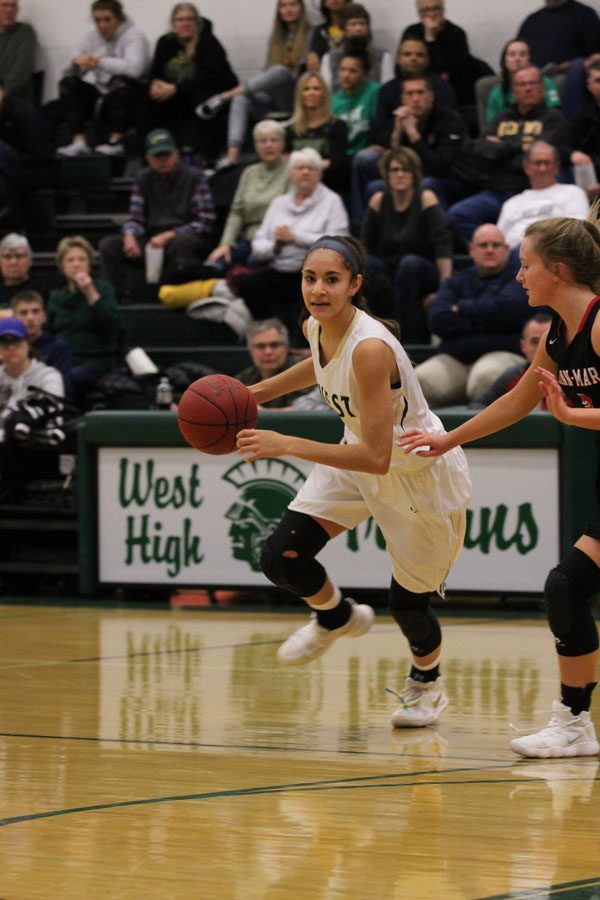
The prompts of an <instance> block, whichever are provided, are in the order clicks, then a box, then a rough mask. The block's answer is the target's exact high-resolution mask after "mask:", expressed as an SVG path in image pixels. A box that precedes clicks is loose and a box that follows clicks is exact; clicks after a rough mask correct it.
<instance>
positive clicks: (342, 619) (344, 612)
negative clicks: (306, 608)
mask: <svg viewBox="0 0 600 900" xmlns="http://www.w3.org/2000/svg"><path fill="white" fill-rule="evenodd" d="M313 608H314V607H313ZM315 612H316V614H317V622H318V623H319V625H320V626H321V628H326V629H327V631H335V629H336V628H342V627H343V626H344V625H347V624H348V622H349V621H350V616H351V615H352V604H351V603H349V602H348V601H347V600H344V598H343V597H342V599H341V600H340V602H339V603H338V605H337V606H334V608H333V609H315Z"/></svg>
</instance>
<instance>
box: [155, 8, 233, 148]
mask: <svg viewBox="0 0 600 900" xmlns="http://www.w3.org/2000/svg"><path fill="white" fill-rule="evenodd" d="M170 22H171V26H172V29H173V30H172V31H170V32H169V33H168V34H164V35H163V36H162V37H160V38H159V39H158V42H157V44H156V48H155V50H154V56H153V58H152V62H151V64H150V89H149V93H148V97H147V98H146V100H145V102H144V104H143V105H142V108H141V123H140V129H141V132H142V134H147V133H148V132H149V131H151V130H153V129H155V128H166V129H168V130H170V131H171V132H173V134H174V135H175V136H176V138H177V142H178V144H179V146H180V147H185V148H186V149H187V148H188V147H191V148H192V149H195V150H199V152H200V153H201V154H202V155H203V156H204V158H205V159H216V157H217V156H218V155H219V153H221V151H222V149H223V145H224V143H225V134H226V128H227V118H226V115H225V114H224V113H223V114H220V115H219V114H217V113H215V117H216V118H214V120H213V121H212V122H211V123H210V125H207V124H206V123H201V122H199V121H198V118H197V117H196V115H195V114H194V110H195V109H196V107H197V106H198V105H199V104H200V103H203V102H204V101H205V100H207V99H208V98H209V97H211V96H212V95H213V94H215V93H216V92H218V91H225V90H228V89H229V88H232V87H234V85H236V84H237V83H238V80H237V76H236V74H235V72H234V71H233V69H232V68H231V66H230V64H229V60H228V59H227V53H226V52H225V49H224V48H223V46H222V44H221V43H220V42H219V41H218V40H217V38H216V37H215V36H214V34H213V31H212V22H211V21H210V19H206V18H204V17H203V16H201V15H200V13H199V12H198V9H197V8H196V6H194V4H193V3H176V4H175V6H174V7H173V10H172V12H171V17H170Z"/></svg>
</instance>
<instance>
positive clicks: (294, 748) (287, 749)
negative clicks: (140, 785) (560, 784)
mask: <svg viewBox="0 0 600 900" xmlns="http://www.w3.org/2000/svg"><path fill="white" fill-rule="evenodd" d="M2 737H5V738H24V739H26V740H30V739H33V740H42V741H80V742H82V743H89V744H101V743H105V744H139V745H140V746H143V745H144V744H149V745H150V746H153V747H154V746H157V747H173V748H178V747H185V748H189V747H193V748H195V749H198V750H248V751H252V752H256V751H257V750H266V751H269V752H273V753H306V754H315V753H327V754H334V755H335V756H362V757H379V756H382V757H389V756H394V757H401V758H403V759H405V758H410V757H412V756H418V757H419V759H427V758H428V757H431V756H434V754H426V755H425V756H423V755H422V754H420V753H418V754H415V753H400V752H398V751H397V750H394V749H391V750H385V751H384V750H380V751H376V750H348V749H346V750H344V749H340V748H338V747H335V748H329V747H325V748H323V747H302V746H298V745H296V744H292V745H290V746H288V745H285V746H284V745H281V744H211V743H208V742H200V741H167V740H163V741H161V740H152V739H151V738H114V737H113V738H111V737H101V736H99V737H98V736H94V737H90V736H87V735H72V734H68V735H63V734H33V733H28V732H18V731H3V732H0V738H2ZM436 758H438V757H436ZM455 758H458V759H462V760H464V758H465V756H464V754H461V755H460V756H459V757H453V756H444V759H445V760H448V761H452V760H453V759H455ZM471 761H472V762H477V763H483V764H486V765H490V764H493V763H498V765H499V767H500V768H504V767H505V766H506V765H508V764H510V765H514V764H515V762H516V760H515V759H511V760H505V759H498V758H497V757H486V756H483V757H480V756H476V757H473V758H472V760H471ZM479 768H480V767H479ZM468 771H470V769H469V770H468ZM528 783H529V782H528ZM0 900H2V898H0Z"/></svg>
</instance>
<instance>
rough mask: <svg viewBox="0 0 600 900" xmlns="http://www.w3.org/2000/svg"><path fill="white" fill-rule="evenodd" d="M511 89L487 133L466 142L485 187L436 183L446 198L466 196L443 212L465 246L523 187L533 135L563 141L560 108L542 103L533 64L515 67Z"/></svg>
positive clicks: (558, 144)
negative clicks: (507, 103)
mask: <svg viewBox="0 0 600 900" xmlns="http://www.w3.org/2000/svg"><path fill="white" fill-rule="evenodd" d="M512 88H513V91H514V95H515V98H516V102H515V103H514V104H513V105H512V106H509V107H507V109H506V110H505V111H504V112H503V113H499V114H498V115H497V116H496V117H495V118H494V119H492V121H491V122H490V123H489V125H488V127H487V130H486V133H485V134H484V135H483V136H482V137H481V138H478V139H477V140H476V141H474V142H472V145H471V147H470V152H472V154H473V161H474V163H475V164H476V165H477V166H479V167H480V174H481V181H480V184H482V185H483V184H485V186H486V189H485V190H482V191H479V192H477V193H475V194H474V195H473V196H469V195H470V194H472V193H473V183H474V182H473V181H471V182H470V183H469V182H465V183H463V184H462V185H459V186H458V189H457V188H456V184H455V183H452V182H447V183H446V185H440V186H438V191H441V190H444V191H445V192H446V198H447V200H449V199H450V198H451V197H452V194H453V193H454V192H455V191H456V193H454V195H455V196H457V195H458V196H460V195H461V194H462V196H463V197H465V196H466V197H467V199H463V200H459V201H458V202H457V203H454V204H453V205H452V206H451V207H450V210H449V214H448V222H449V224H450V228H451V229H452V231H453V232H454V233H455V234H456V235H457V236H458V237H459V238H461V240H462V241H463V242H464V244H465V245H466V246H469V244H470V242H471V237H472V235H473V232H474V231H475V229H476V228H477V227H478V226H479V225H482V224H483V223H484V222H495V221H496V219H497V218H498V215H499V213H500V210H501V208H502V204H503V203H504V201H505V200H508V198H509V197H512V196H514V194H517V193H519V192H520V191H522V190H524V189H525V188H526V187H527V178H526V176H525V173H524V171H523V153H524V151H525V150H526V149H527V147H528V146H530V144H532V143H533V141H535V140H542V141H545V142H546V143H549V144H553V145H554V146H555V147H561V146H562V145H563V144H564V141H565V137H566V135H565V119H564V117H563V115H562V114H561V113H560V111H559V110H557V109H548V107H547V106H546V104H545V103H544V84H543V81H542V74H541V72H540V70H539V69H537V68H535V67H534V66H530V68H528V69H519V70H518V71H516V72H515V73H514V74H513V77H512ZM461 157H462V153H461V154H458V156H457V159H456V160H455V164H454V170H455V171H456V169H457V167H458V166H459V165H460V164H461V162H462V158H461ZM450 174H452V173H450Z"/></svg>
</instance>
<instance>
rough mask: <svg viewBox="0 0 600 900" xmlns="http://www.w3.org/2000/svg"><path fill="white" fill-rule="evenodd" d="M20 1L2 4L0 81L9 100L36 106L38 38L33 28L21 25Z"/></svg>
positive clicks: (3, 1) (0, 13)
mask: <svg viewBox="0 0 600 900" xmlns="http://www.w3.org/2000/svg"><path fill="white" fill-rule="evenodd" d="M18 15H19V3H18V0H2V2H0V78H1V79H2V81H3V83H4V89H5V91H6V93H7V94H8V95H9V97H17V98H18V99H19V100H24V101H26V102H27V103H33V101H34V90H33V71H34V65H35V59H36V55H37V37H36V34H35V31H34V30H33V28H32V27H31V25H27V24H26V23H25V22H18V21H17V17H18Z"/></svg>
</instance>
